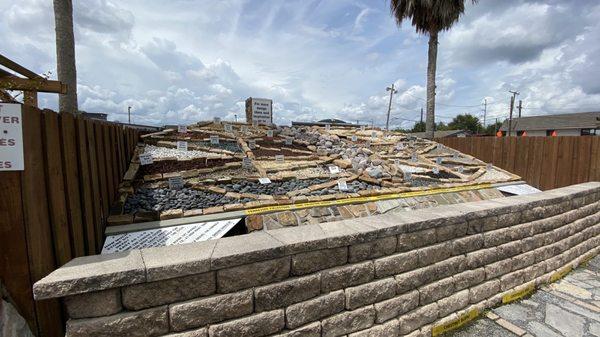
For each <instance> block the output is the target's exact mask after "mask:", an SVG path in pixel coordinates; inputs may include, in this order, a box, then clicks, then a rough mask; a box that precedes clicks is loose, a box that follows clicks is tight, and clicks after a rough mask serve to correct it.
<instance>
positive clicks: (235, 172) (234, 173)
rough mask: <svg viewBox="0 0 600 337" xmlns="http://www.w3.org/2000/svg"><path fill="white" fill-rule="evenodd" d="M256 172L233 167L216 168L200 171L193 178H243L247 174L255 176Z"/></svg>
mask: <svg viewBox="0 0 600 337" xmlns="http://www.w3.org/2000/svg"><path fill="white" fill-rule="evenodd" d="M257 174H258V172H256V171H254V170H252V169H244V168H234V169H226V170H218V171H214V172H210V173H202V174H200V175H198V177H195V178H194V179H198V180H203V179H219V178H244V177H248V176H256V175H257Z"/></svg>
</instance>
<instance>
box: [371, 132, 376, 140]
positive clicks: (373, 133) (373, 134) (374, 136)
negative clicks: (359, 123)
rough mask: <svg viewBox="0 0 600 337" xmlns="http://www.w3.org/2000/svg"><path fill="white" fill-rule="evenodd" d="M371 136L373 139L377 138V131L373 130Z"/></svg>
mask: <svg viewBox="0 0 600 337" xmlns="http://www.w3.org/2000/svg"><path fill="white" fill-rule="evenodd" d="M371 138H373V139H375V138H377V132H375V131H373V132H371Z"/></svg>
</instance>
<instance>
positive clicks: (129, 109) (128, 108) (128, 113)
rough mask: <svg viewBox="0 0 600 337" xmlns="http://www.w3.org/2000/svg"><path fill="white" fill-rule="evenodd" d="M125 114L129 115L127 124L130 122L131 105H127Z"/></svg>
mask: <svg viewBox="0 0 600 337" xmlns="http://www.w3.org/2000/svg"><path fill="white" fill-rule="evenodd" d="M127 116H128V117H129V124H131V107H130V106H128V107H127Z"/></svg>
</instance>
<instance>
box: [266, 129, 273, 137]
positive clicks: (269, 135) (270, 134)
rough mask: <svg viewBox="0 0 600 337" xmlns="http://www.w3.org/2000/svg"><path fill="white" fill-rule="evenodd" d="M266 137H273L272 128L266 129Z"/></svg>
mask: <svg viewBox="0 0 600 337" xmlns="http://www.w3.org/2000/svg"><path fill="white" fill-rule="evenodd" d="M267 137H269V138H273V130H267Z"/></svg>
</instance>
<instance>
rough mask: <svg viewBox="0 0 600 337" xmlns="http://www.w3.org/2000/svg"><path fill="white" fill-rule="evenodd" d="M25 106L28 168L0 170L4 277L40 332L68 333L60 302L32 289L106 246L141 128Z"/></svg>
mask: <svg viewBox="0 0 600 337" xmlns="http://www.w3.org/2000/svg"><path fill="white" fill-rule="evenodd" d="M22 108H23V142H24V155H25V170H24V171H20V172H0V191H2V197H1V198H0V238H1V241H2V242H1V243H0V257H1V258H2V261H1V262H2V263H0V279H1V282H2V283H3V284H4V286H5V287H6V289H7V290H8V291H9V294H10V296H11V297H12V299H13V301H14V302H15V304H16V305H17V308H18V310H19V312H20V313H21V315H23V316H24V317H25V318H26V319H27V321H28V323H29V325H30V327H31V328H32V330H33V331H34V333H36V334H37V335H38V336H63V335H64V332H63V320H62V313H61V311H62V309H61V306H60V304H59V302H57V301H39V302H34V301H33V297H32V292H31V287H32V285H33V283H35V282H36V281H37V280H39V279H41V278H42V277H44V276H46V275H47V274H49V273H50V272H52V271H53V270H54V269H56V268H57V267H60V266H61V265H63V264H65V263H66V262H68V261H69V260H71V259H72V258H75V257H78V256H84V255H90V254H96V253H98V252H99V251H100V250H101V248H102V244H103V240H104V227H105V219H106V217H107V216H108V214H109V208H110V205H111V204H112V203H113V201H114V198H115V197H116V195H117V190H118V186H119V182H120V180H121V177H123V174H124V173H125V171H126V170H127V165H128V163H129V161H130V159H131V156H132V154H133V150H134V148H135V144H136V142H137V140H138V136H139V134H138V132H139V131H138V130H136V129H133V128H129V127H127V126H123V125H119V124H115V123H110V122H105V121H99V120H93V119H87V118H83V117H82V116H75V115H73V114H70V113H60V114H58V113H56V112H54V111H51V110H43V111H41V110H38V109H37V108H34V107H31V106H25V105H24V106H22Z"/></svg>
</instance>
